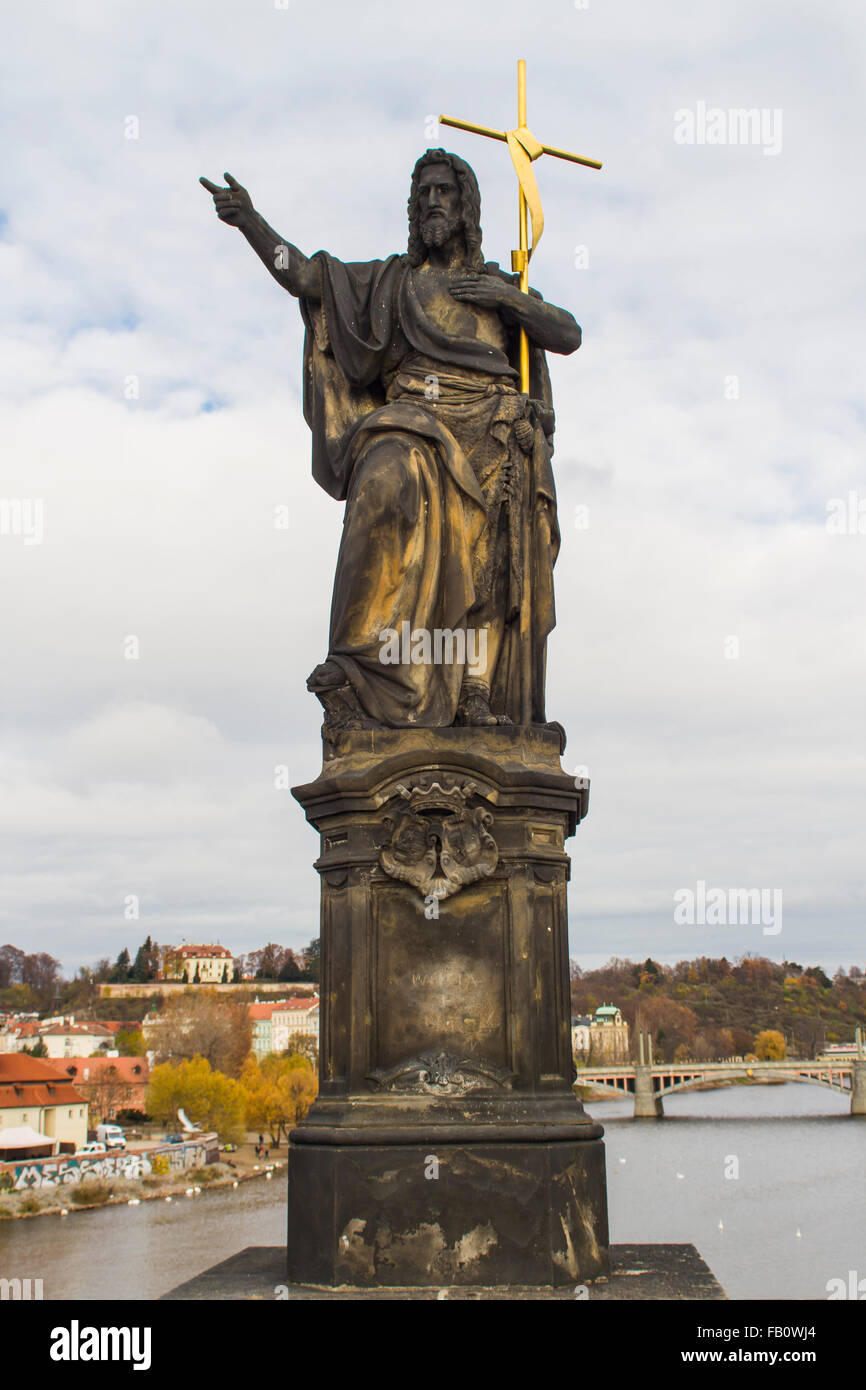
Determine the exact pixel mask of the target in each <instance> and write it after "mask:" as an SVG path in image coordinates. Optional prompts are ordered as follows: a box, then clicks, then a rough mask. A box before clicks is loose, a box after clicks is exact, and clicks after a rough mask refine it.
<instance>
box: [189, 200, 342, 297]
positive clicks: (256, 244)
mask: <svg viewBox="0 0 866 1390" xmlns="http://www.w3.org/2000/svg"><path fill="white" fill-rule="evenodd" d="M223 178H224V179H225V181H226V184H227V185H228V186H227V187H226V188H220V186H219V184H216V183H211V181H210V179H206V178H200V179H199V183H200V184H201V185H202V187H203V188H206V189H207V191H208V193H210V194H211V195H212V197H213V201H214V207H215V208H216V212H217V216H218V217H219V219H220V221H221V222H225V223H226V224H227V225H228V226H229V227H237V228H238V231H241V232H243V234H244V236H245V237H246V239H247V241H248V242H249V244H250V246H251V247H252V248H253V250H254V251H255V253H256V255H257V256H258V258H259V260H260V261H261V262H262V263H263V265H264V266H265V267H266V268H267V270H268V271H269V272H270V274H271V275H272V276H273V277H274V279H275V280H276V282H277V284H278V285H281V286H282V287H283V289H284V290H288V291H289V294H293V295H295V296H296V297H297V298H300V297H301V296H303V298H305V299H310V300H315V299H318V297H319V275H318V271H317V270H316V267H315V266H314V265H313V263H312V262H311V261H310V260H309V259H308V257H307V256H305V255H304V254H303V252H302V251H299V250H298V248H297V246H293V245H292V244H291V242H289V241H286V240H285V238H284V237H281V236H280V234H279V232H275V231H274V229H273V227H271V226H269V224H268V223H267V222H266V221H265V219H264V218H263V217H262V215H261V213H260V212H256V209H255V208H254V207H253V200H252V198H251V197H250V195H249V193H248V192H247V190H246V189H245V188H244V187H243V185H242V184H240V183H238V181H237V179H236V178H234V176H233V175H232V174H228V173H227V174H224V175H223Z"/></svg>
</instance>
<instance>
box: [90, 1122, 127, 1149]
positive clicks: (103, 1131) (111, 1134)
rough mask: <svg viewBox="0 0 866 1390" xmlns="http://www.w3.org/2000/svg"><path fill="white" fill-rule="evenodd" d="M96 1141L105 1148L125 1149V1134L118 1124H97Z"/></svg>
mask: <svg viewBox="0 0 866 1390" xmlns="http://www.w3.org/2000/svg"><path fill="white" fill-rule="evenodd" d="M96 1142H97V1143H98V1144H104V1145H105V1147H106V1148H107V1149H125V1148H126V1135H125V1134H124V1132H123V1130H122V1129H121V1128H120V1125H97V1126H96Z"/></svg>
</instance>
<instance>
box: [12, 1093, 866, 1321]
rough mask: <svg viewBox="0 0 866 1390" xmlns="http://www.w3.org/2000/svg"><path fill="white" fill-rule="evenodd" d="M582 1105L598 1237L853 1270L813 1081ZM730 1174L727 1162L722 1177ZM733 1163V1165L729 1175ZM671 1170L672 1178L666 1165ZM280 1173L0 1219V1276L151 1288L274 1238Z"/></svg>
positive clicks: (61, 1287)
mask: <svg viewBox="0 0 866 1390" xmlns="http://www.w3.org/2000/svg"><path fill="white" fill-rule="evenodd" d="M664 1104H665V1112H666V1117H665V1119H663V1120H641V1121H638V1122H635V1121H633V1120H632V1119H631V1118H630V1113H631V1110H630V1105H629V1103H628V1102H620V1101H613V1102H602V1103H599V1104H595V1105H590V1106H588V1107H587V1108H588V1109H589V1110H590V1111H591V1113H592V1114H593V1115H594V1116H595V1117H596V1118H598V1119H600V1120H601V1121H602V1123H603V1124H604V1125H605V1128H606V1147H607V1173H608V1197H609V1204H610V1224H611V1240H612V1241H613V1242H615V1243H617V1244H622V1243H634V1242H638V1243H655V1242H676V1243H679V1242H687V1243H690V1244H693V1245H696V1246H697V1248H698V1250H699V1251H700V1253H701V1255H703V1257H704V1259H705V1260H706V1262H707V1264H708V1265H709V1266H710V1268H711V1269H712V1271H713V1273H714V1274H715V1275H716V1277H717V1278H718V1280H719V1281H720V1283H721V1284H722V1286H723V1287H724V1289H725V1290H726V1292H727V1293H728V1295H729V1297H731V1298H761V1299H779V1298H787V1299H825V1298H826V1297H827V1291H826V1285H827V1281H828V1280H830V1279H834V1278H841V1279H844V1280H845V1281H846V1282H847V1280H848V1273H849V1271H850V1270H856V1271H858V1278H863V1277H866V1184H864V1166H866V1119H863V1120H859V1119H857V1120H855V1119H852V1118H851V1117H850V1116H849V1114H848V1107H849V1101H848V1100H847V1099H846V1098H844V1097H843V1096H841V1095H837V1094H836V1093H835V1092H833V1091H829V1090H825V1089H823V1088H820V1087H817V1086H804V1085H794V1084H787V1085H784V1086H754V1087H745V1086H738V1087H733V1088H731V1089H729V1090H723V1091H702V1092H684V1093H681V1094H678V1095H674V1096H670V1097H668V1098H666V1100H665V1103H664ZM726 1173H727V1174H730V1175H731V1176H726ZM735 1173H737V1174H738V1176H733V1175H734V1174H735ZM680 1174H681V1175H682V1176H678V1175H680ZM285 1212H286V1173H285V1168H281V1169H279V1170H277V1171H276V1172H275V1173H274V1177H273V1179H272V1180H271V1181H267V1180H265V1179H259V1180H256V1181H253V1182H247V1183H243V1184H241V1186H240V1187H239V1188H237V1189H232V1188H223V1189H221V1190H217V1191H210V1192H209V1191H203V1192H202V1193H201V1195H200V1196H198V1197H194V1198H184V1197H176V1198H175V1199H174V1200H173V1201H172V1202H171V1203H166V1202H164V1201H162V1200H157V1201H152V1202H143V1203H142V1204H141V1206H138V1207H126V1206H121V1207H109V1208H103V1209H101V1210H98V1211H89V1212H77V1213H74V1214H70V1215H69V1216H68V1217H59V1216H57V1217H55V1216H43V1217H34V1218H32V1219H30V1220H21V1221H5V1222H3V1223H2V1225H0V1276H3V1277H6V1278H13V1277H16V1276H17V1277H19V1278H28V1277H29V1278H41V1279H42V1280H43V1287H44V1297H45V1298H46V1299H55V1300H62V1299H153V1298H158V1297H159V1296H160V1295H161V1294H163V1293H166V1292H168V1290H170V1289H172V1288H174V1287H175V1286H176V1285H177V1284H180V1283H183V1281H184V1280H186V1279H189V1278H192V1276H193V1275H195V1274H198V1273H200V1272H201V1271H202V1270H203V1269H206V1268H208V1267H209V1266H211V1265H214V1264H217V1263H218V1262H219V1261H221V1260H224V1259H227V1258H228V1257H229V1256H230V1255H234V1254H235V1253H236V1252H237V1251H239V1250H242V1249H243V1248H244V1247H245V1246H247V1245H282V1244H284V1242H285Z"/></svg>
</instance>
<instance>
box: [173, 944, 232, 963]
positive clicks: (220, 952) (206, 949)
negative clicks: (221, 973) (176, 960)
mask: <svg viewBox="0 0 866 1390" xmlns="http://www.w3.org/2000/svg"><path fill="white" fill-rule="evenodd" d="M172 955H175V956H184V957H186V956H221V957H223V958H224V959H225V960H231V959H232V953H231V951H230V950H229V948H228V947H227V946H178V947H176V948H175V949H174V950H173V951H172Z"/></svg>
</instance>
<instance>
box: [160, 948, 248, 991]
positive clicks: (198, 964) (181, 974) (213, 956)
mask: <svg viewBox="0 0 866 1390" xmlns="http://www.w3.org/2000/svg"><path fill="white" fill-rule="evenodd" d="M234 972H235V961H234V956H233V955H232V953H231V951H230V950H229V949H228V947H227V946H177V947H175V948H174V949H173V950H171V951H169V952H168V954H167V955H166V958H165V965H164V967H163V975H164V977H165V979H166V980H182V981H185V982H186V984H188V985H230V984H231V983H232V980H233V978H234Z"/></svg>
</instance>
